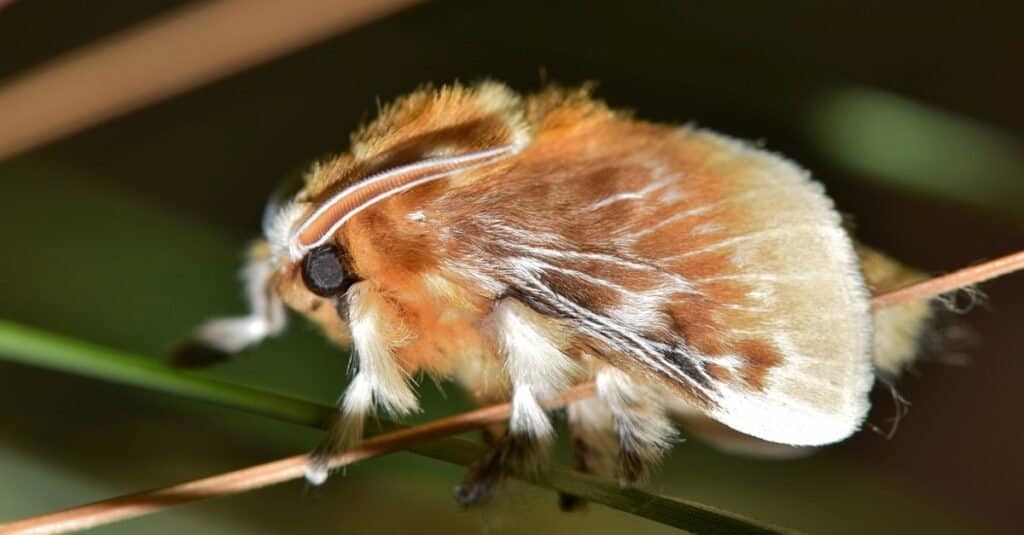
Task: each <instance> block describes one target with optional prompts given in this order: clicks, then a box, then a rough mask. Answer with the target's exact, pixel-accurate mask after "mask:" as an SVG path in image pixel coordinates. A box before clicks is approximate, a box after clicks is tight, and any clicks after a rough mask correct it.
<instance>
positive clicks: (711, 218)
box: [638, 130, 874, 446]
mask: <svg viewBox="0 0 1024 535" xmlns="http://www.w3.org/2000/svg"><path fill="white" fill-rule="evenodd" d="M680 135H681V138H680V148H681V149H682V150H685V151H690V152H692V151H694V150H700V151H706V152H707V153H708V154H713V155H714V156H713V157H711V158H709V159H707V160H705V161H703V162H702V165H701V166H700V169H701V172H700V174H699V175H697V177H699V178H703V179H704V180H709V181H713V183H714V184H717V186H716V188H715V190H714V191H711V192H709V193H705V194H704V195H697V194H696V192H697V191H699V190H700V189H701V188H702V186H701V184H700V183H698V182H696V179H697V177H695V176H693V175H694V173H691V175H690V176H691V178H690V180H686V179H685V177H684V179H683V181H682V183H681V185H680V187H681V188H683V189H684V190H690V191H691V194H690V195H689V196H688V197H689V198H696V199H701V201H699V204H698V205H695V206H679V207H678V208H679V209H681V210H684V211H685V210H690V211H697V212H699V211H700V210H707V211H704V212H699V213H697V214H696V215H695V216H694V217H693V218H683V219H682V220H680V221H679V222H678V223H676V224H668V225H664V226H662V227H661V228H660V229H659V232H658V233H657V235H656V236H654V237H652V238H651V243H650V244H638V246H639V247H640V249H641V251H639V252H640V253H641V254H642V249H643V248H644V247H646V248H647V249H648V250H652V251H658V247H659V246H660V247H661V249H660V251H665V249H666V247H665V245H666V244H667V243H671V242H675V243H676V244H678V251H679V252H678V253H676V254H665V253H664V252H662V253H661V254H660V255H655V256H656V258H657V260H655V261H656V262H657V263H658V264H659V265H660V266H661V267H663V268H664V269H667V270H670V271H672V272H673V273H677V274H679V275H680V276H682V277H684V278H685V279H686V280H689V281H691V283H692V284H693V285H694V289H695V293H696V295H697V296H699V297H698V298H695V299H691V298H688V297H686V296H679V297H678V298H679V299H680V306H679V307H677V308H676V309H675V310H674V311H673V317H674V319H675V320H676V322H677V323H678V324H679V325H682V326H683V327H682V331H683V340H682V343H683V344H685V345H686V346H687V347H691V348H693V349H694V350H695V352H696V353H697V354H698V360H699V363H700V364H701V365H702V366H704V367H705V370H706V371H707V374H708V375H709V376H710V378H711V380H712V386H713V388H711V389H710V390H711V391H712V392H711V394H710V396H709V398H710V399H709V400H708V401H707V402H706V403H704V404H703V407H702V408H703V410H704V411H705V412H706V413H707V414H708V415H709V416H711V417H712V418H714V419H715V420H718V421H719V422H722V423H724V424H725V425H727V426H729V427H731V428H733V429H736V430H738V431H741V432H743V433H747V434H749V435H753V436H755V437H758V438H761V439H764V440H769V441H772V442H778V443H783V444H792V445H807V446H810V445H820V444H827V443H831V442H835V441H838V440H842V439H843V438H846V437H847V436H849V435H850V434H852V433H853V432H854V431H856V430H857V429H858V428H859V426H860V425H861V422H862V421H863V419H864V417H865V415H866V413H867V411H868V408H869V404H868V397H867V394H868V391H869V390H870V388H871V385H872V383H873V380H874V375H873V371H872V366H871V316H870V310H869V295H868V292H867V289H866V287H865V284H864V281H863V278H862V275H861V272H860V268H859V265H858V261H857V256H856V254H855V253H854V248H853V244H852V243H851V240H850V238H849V236H848V235H847V233H846V232H845V231H844V230H843V228H842V226H841V221H840V216H839V214H838V213H837V212H836V211H835V209H834V207H833V204H832V201H831V200H830V199H829V198H828V197H827V196H825V194H824V191H823V188H822V186H821V185H820V184H818V183H816V182H813V181H812V180H811V179H810V176H809V174H808V173H807V172H806V171H804V170H802V169H800V168H798V167H797V166H795V165H794V164H792V163H791V162H789V161H787V160H785V159H783V158H781V157H779V156H776V155H774V154H771V153H768V152H766V151H763V150H759V149H756V148H754V147H752V146H750V145H748V144H744V143H741V142H738V141H735V140H732V139H728V138H725V137H722V136H718V135H714V134H710V133H707V132H701V131H693V130H684V131H683V132H682V133H681V134H680ZM684 193H685V192H684ZM683 197H684V199H685V198H686V197H687V195H685V194H684V195H683ZM685 203H686V201H685V200H684V201H682V202H681V204H684V205H685ZM688 219H689V220H688ZM654 244H656V245H654Z"/></svg>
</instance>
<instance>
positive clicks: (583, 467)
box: [558, 397, 618, 511]
mask: <svg viewBox="0 0 1024 535" xmlns="http://www.w3.org/2000/svg"><path fill="white" fill-rule="evenodd" d="M566 411H567V412H568V416H569V435H570V439H571V440H572V466H573V468H575V469H576V470H579V471H580V472H584V473H588V474H595V475H599V476H603V477H612V476H614V474H615V457H616V453H617V451H618V440H617V437H616V433H615V423H614V421H613V420H612V414H611V411H610V410H609V408H608V404H607V403H605V402H604V400H602V399H600V398H596V397H593V398H588V399H582V400H579V401H575V402H573V403H570V404H569V406H568V407H567V408H566ZM558 505H559V507H560V508H561V509H562V510H563V511H574V510H578V509H581V508H582V507H584V506H585V505H586V502H584V501H583V500H581V499H580V498H578V497H576V496H573V495H571V494H559V496H558Z"/></svg>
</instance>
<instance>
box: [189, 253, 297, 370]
mask: <svg viewBox="0 0 1024 535" xmlns="http://www.w3.org/2000/svg"><path fill="white" fill-rule="evenodd" d="M247 256H248V260H247V262H246V265H245V268H244V269H243V270H242V280H243V282H244V284H245V296H246V300H247V301H248V303H249V310H250V312H249V314H248V315H246V316H240V317H235V318H217V319H212V320H209V321H207V322H206V323H204V324H203V325H201V326H200V327H199V329H197V330H196V332H195V333H194V334H193V336H192V338H191V340H189V341H188V342H187V343H186V344H184V345H183V346H182V347H180V348H178V349H176V350H175V351H174V352H172V353H171V356H170V358H169V361H170V363H171V364H173V365H175V366H180V367H200V366H207V365H210V364H215V363H217V362H221V361H223V360H226V359H228V358H229V357H230V356H231V355H233V354H235V353H238V352H240V351H242V350H244V349H246V348H249V347H251V346H254V345H256V344H258V343H260V342H262V341H263V340H264V339H265V338H267V337H270V336H274V335H276V334H279V333H280V332H281V331H283V330H284V327H285V323H286V315H285V312H284V304H283V303H282V301H281V298H280V296H278V295H277V292H276V291H274V288H273V280H274V270H275V267H274V265H273V261H272V258H271V254H270V250H269V247H268V245H267V242H265V241H262V240H261V241H258V242H256V243H255V244H253V245H252V246H251V247H250V248H249V251H248V255H247Z"/></svg>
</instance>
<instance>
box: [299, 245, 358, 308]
mask: <svg viewBox="0 0 1024 535" xmlns="http://www.w3.org/2000/svg"><path fill="white" fill-rule="evenodd" d="M302 280H303V281H304V282H305V283H306V287H307V288H309V291H311V292H313V293H315V294H317V295H319V296H321V297H333V296H336V295H341V294H343V293H345V291H346V290H348V288H349V286H352V285H353V284H355V282H356V278H355V277H353V276H352V275H351V274H350V273H348V271H347V270H346V269H345V265H344V264H343V263H342V262H341V258H340V257H339V255H338V248H337V247H335V246H333V245H321V246H320V247H317V248H316V249H313V250H312V251H310V252H309V254H307V255H306V257H305V258H303V259H302Z"/></svg>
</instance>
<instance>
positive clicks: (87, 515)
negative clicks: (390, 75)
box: [0, 383, 594, 534]
mask: <svg viewBox="0 0 1024 535" xmlns="http://www.w3.org/2000/svg"><path fill="white" fill-rule="evenodd" d="M593 394H594V385H593V383H586V384H582V385H579V386H577V387H575V388H573V389H572V390H570V391H569V392H567V393H566V394H564V395H563V396H561V397H560V398H559V399H558V400H557V401H556V402H554V403H552V404H550V405H549V407H550V408H555V407H558V406H561V405H564V404H566V403H571V402H573V401H576V400H578V399H582V398H585V397H589V396H592V395H593ZM509 408H510V405H509V404H508V403H499V404H497V405H491V406H489V407H484V408H480V409H476V410H473V411H469V412H465V413H462V414H458V415H455V416H451V417H448V418H441V419H439V420H434V421H432V422H427V423H425V424H422V425H418V426H415V427H410V428H406V429H401V430H398V431H394V432H391V433H386V434H383V435H378V436H375V437H373V438H369V439H367V440H365V441H363V442H362V443H361V444H360V445H359V446H358V447H357V448H355V449H352V450H349V451H347V452H344V453H341V454H338V455H336V456H334V457H333V458H332V459H331V462H330V466H331V468H339V467H342V466H346V465H349V464H352V463H355V462H358V461H362V460H365V459H370V458H373V457H377V456H380V455H384V454H386V453H391V452H394V451H398V450H402V449H405V448H408V447H409V446H411V445H414V444H419V443H422V442H426V441H429V440H432V439H437V438H441V437H447V436H453V435H458V434H460V433H464V432H466V431H470V430H473V429H478V428H481V427H484V426H486V425H489V424H493V423H498V422H502V421H505V420H506V419H508V416H509ZM308 462H309V455H308V454H303V455H294V456H292V457H287V458H284V459H280V460H277V461H273V462H269V463H265V464H260V465H256V466H251V467H248V468H243V469H241V470H236V471H233V472H227V473H224V474H219V475H215V476H211V477H206V478H202V479H197V480H194V481H188V482H185V483H180V484H177V485H172V486H170V487H164V488H161V489H156V490H150V491H145V492H139V493H135V494H128V495H125V496H119V497H117V498H112V499H109V500H103V501H101V502H95V503H91V504H88V505H83V506H80V507H74V508H71V509H65V510H63V511H58V512H55V513H50V514H46V515H41V516H36V517H32V518H27V519H24V520H18V521H14V522H10V523H7V524H2V525H0V534H8V533H19V534H25V533H32V534H45V533H67V532H69V531H78V530H83V529H88V528H91V527H95V526H100V525H103V524H109V523H111V522H117V521H119V520H125V519H128V518H133V517H137V516H142V515H145V514H148V513H153V512H156V511H160V510H162V509H165V508H168V507H171V506H174V505H181V504H184V503H188V502H193V501H198V500H205V499H208V498H217V497H222V496H227V495H231V494H237V493H240V492H245V491H249V490H254V489H258V488H262V487H267V486H270V485H276V484H278V483H283V482H285V481H290V480H292V479H297V478H299V477H302V475H303V473H304V471H305V468H306V465H307V463H308Z"/></svg>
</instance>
